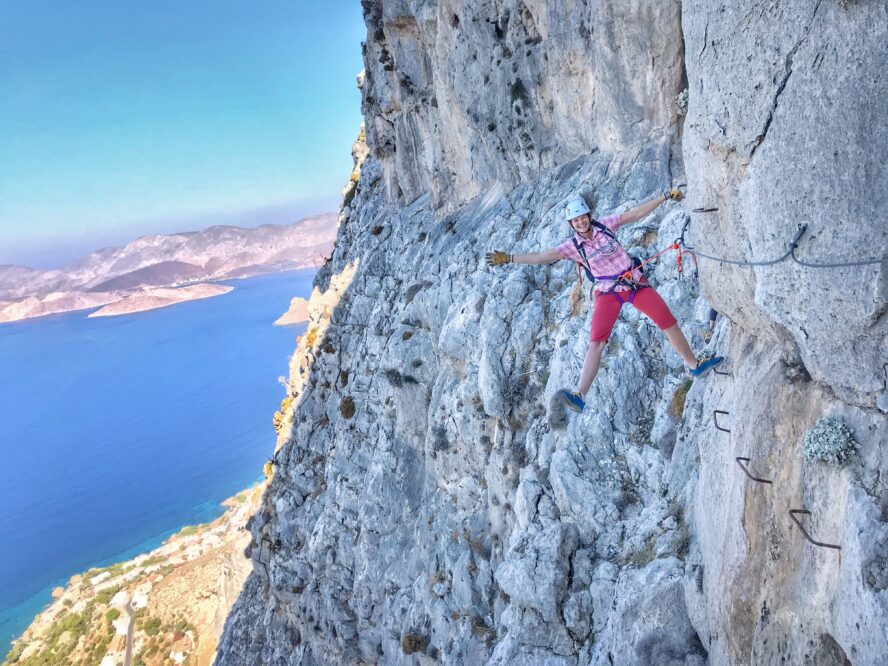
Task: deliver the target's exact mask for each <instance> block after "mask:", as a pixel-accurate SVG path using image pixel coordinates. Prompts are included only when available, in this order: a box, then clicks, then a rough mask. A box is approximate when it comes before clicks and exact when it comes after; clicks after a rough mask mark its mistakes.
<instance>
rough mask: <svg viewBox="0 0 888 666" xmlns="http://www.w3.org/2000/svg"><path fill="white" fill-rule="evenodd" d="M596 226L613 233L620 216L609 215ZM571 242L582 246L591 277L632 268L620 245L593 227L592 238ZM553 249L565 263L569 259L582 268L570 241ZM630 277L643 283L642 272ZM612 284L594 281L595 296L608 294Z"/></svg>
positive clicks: (575, 238) (616, 273)
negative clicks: (603, 293) (600, 225)
mask: <svg viewBox="0 0 888 666" xmlns="http://www.w3.org/2000/svg"><path fill="white" fill-rule="evenodd" d="M598 222H599V223H600V224H602V225H604V226H605V227H607V228H608V229H610V230H611V231H614V230H616V228H617V227H618V226H619V224H620V216H619V214H618V215H608V216H607V217H603V218H601V219H600V220H598ZM574 240H576V241H577V243H579V244H580V245H582V247H583V251H584V252H585V253H586V260H587V261H588V262H589V267H590V268H591V269H592V275H595V276H599V275H619V274H622V273H624V272H626V271H627V270H628V269H629V268H630V267H631V266H632V259H631V258H630V257H629V254H628V253H627V252H626V250H624V249H623V246H622V245H620V244H619V242H617V241H615V240H612V239H611V238H609V237H607V236H605V235H604V234H603V233H601V232H600V231H599V230H598V229H596V228H595V227H592V238H581V237H580V236H579V235H577V234H574ZM555 249H556V250H558V253H559V254H560V255H561V256H562V257H564V258H565V259H570V260H571V261H575V262H577V263H578V264H580V266H585V264H584V262H583V258H582V257H581V256H580V253H579V252H577V248H576V247H574V244H573V240H566V241H565V242H563V243H562V244H561V245H559V246H558V247H556V248H555ZM632 277H633V278H635V279H636V280H642V276H641V272H640V271H637V270H636V271H635V272H634V273H633V274H632ZM615 283H616V280H596V281H595V293H598V292H602V291H610V289H611V287H613V286H614V284H615ZM628 289H630V287H626V286H624V285H617V287H616V289H615V290H614V291H627V290H628Z"/></svg>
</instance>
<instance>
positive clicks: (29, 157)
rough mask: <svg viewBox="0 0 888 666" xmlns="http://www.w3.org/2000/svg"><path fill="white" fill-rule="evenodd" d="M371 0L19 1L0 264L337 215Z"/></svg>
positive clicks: (5, 81)
mask: <svg viewBox="0 0 888 666" xmlns="http://www.w3.org/2000/svg"><path fill="white" fill-rule="evenodd" d="M365 37H366V29H365V27H364V24H363V21H362V18H361V9H360V3H359V2H358V0H328V1H326V2H316V1H315V2H310V1H306V0H268V1H264V0H253V1H252V2H246V1H244V0H239V1H233V0H213V1H212V2H206V1H200V2H198V1H196V0H151V2H148V1H143V0H127V1H126V2H121V1H120V0H108V1H106V2H102V1H100V0H56V1H46V0H2V4H0V264H4V263H19V264H25V265H31V266H35V267H46V266H51V265H59V264H61V263H64V262H65V261H70V260H73V259H74V258H76V257H78V256H80V255H82V254H84V253H85V252H86V251H89V250H91V249H96V248H98V247H101V246H103V245H110V244H120V243H123V242H126V241H128V240H130V239H132V238H135V237H136V236H138V235H141V234H145V233H154V232H161V233H163V232H171V231H180V230H190V229H192V228H200V227H204V226H208V225H210V224H214V223H229V224H230V223H239V224H243V225H253V224H258V223H263V222H273V223H287V222H293V221H295V220H296V219H297V218H298V217H299V216H300V215H305V214H310V213H313V212H321V211H327V210H334V209H335V208H336V206H337V204H338V203H339V200H340V198H341V196H340V193H341V191H342V188H343V186H344V185H345V183H346V181H347V180H348V176H349V173H350V171H351V153H350V147H351V144H352V141H354V138H355V137H356V136H357V133H358V129H359V125H360V122H361V116H360V94H359V92H358V90H357V88H356V86H355V76H356V75H357V73H358V72H359V71H360V70H361V68H362V67H363V63H362V62H361V45H360V43H361V40H363V39H365Z"/></svg>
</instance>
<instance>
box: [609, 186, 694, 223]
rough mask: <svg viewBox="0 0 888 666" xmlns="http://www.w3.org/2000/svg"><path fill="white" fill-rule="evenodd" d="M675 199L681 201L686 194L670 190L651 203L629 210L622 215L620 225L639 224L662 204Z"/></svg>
mask: <svg viewBox="0 0 888 666" xmlns="http://www.w3.org/2000/svg"><path fill="white" fill-rule="evenodd" d="M670 199H673V200H675V201H681V200H682V199H684V194H682V192H681V190H669V191H668V192H664V193H663V194H661V195H660V196H658V197H657V198H656V199H651V200H650V201H648V202H646V203H643V204H641V205H640V206H636V207H635V208H632V209H630V210H627V211H626V212H625V213H621V214H620V224H619V226H621V227H622V226H623V225H624V224H632V223H633V222H638V221H639V220H641V219H643V218H645V217H647V216H648V215H650V214H651V213H652V212H653V210H654V209H655V208H656V207H657V206H659V205H660V204H662V203H665V202H667V201H669V200H670Z"/></svg>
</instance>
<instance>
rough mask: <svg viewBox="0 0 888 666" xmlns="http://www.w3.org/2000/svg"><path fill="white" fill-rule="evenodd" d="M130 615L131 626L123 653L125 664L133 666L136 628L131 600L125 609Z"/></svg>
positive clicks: (128, 629) (125, 665)
mask: <svg viewBox="0 0 888 666" xmlns="http://www.w3.org/2000/svg"><path fill="white" fill-rule="evenodd" d="M123 610H124V611H126V614H127V616H128V617H129V627H128V628H127V630H126V652H125V653H124V655H123V666H132V663H133V631H134V630H135V628H136V617H135V615H136V614H135V611H133V605H132V603H131V602H127V604H126V607H125V608H124V609H123Z"/></svg>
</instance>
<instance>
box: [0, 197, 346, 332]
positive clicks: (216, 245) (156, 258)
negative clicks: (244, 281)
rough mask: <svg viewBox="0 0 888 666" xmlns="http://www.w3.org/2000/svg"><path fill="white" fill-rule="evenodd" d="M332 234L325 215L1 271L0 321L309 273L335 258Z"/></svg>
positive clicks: (212, 230) (141, 242) (142, 242)
mask: <svg viewBox="0 0 888 666" xmlns="http://www.w3.org/2000/svg"><path fill="white" fill-rule="evenodd" d="M335 234H336V216H335V215H334V214H332V213H328V214H324V215H318V216H315V217H309V218H306V219H303V220H300V221H299V222H296V223H294V224H290V225H271V224H266V225H263V226H261V227H256V228H255V229H246V228H241V227H232V226H215V227H209V228H207V229H204V230H203V231H192V232H185V233H178V234H171V235H168V236H143V237H141V238H137V239H136V240H134V241H132V242H131V243H128V244H127V245H125V246H123V247H112V248H104V249H101V250H97V251H96V252H93V253H92V254H90V255H88V256H87V257H85V258H84V259H82V260H81V261H78V262H75V263H73V264H71V265H69V266H66V267H65V268H62V269H54V270H46V271H42V270H36V269H32V268H26V267H23V266H0V322H3V321H14V320H17V319H26V318H29V317H36V316H42V315H46V314H53V313H58V312H66V311H70V310H79V309H83V308H88V307H94V306H95V305H103V304H105V303H113V302H117V301H119V300H121V299H123V298H125V297H127V296H129V295H131V294H132V293H133V292H135V291H139V290H144V289H148V288H156V287H175V286H181V285H185V284H193V283H196V282H203V281H207V280H221V279H229V278H235V277H249V276H251V275H260V274H262V273H272V272H277V271H284V270H294V269H298V268H307V267H310V266H312V265H314V264H318V263H320V262H321V261H322V260H323V258H324V257H326V256H327V255H328V254H329V253H330V251H331V249H332V247H333V238H334V236H335ZM75 294H76V295H77V297H76V298H74V295H75Z"/></svg>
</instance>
